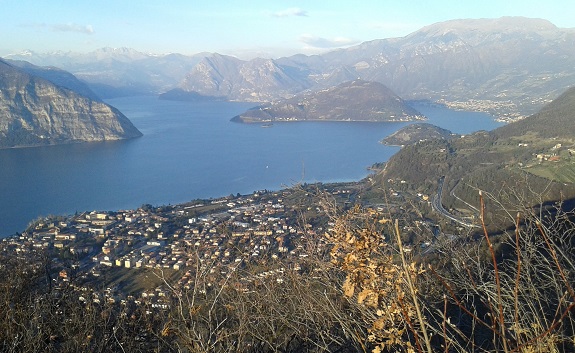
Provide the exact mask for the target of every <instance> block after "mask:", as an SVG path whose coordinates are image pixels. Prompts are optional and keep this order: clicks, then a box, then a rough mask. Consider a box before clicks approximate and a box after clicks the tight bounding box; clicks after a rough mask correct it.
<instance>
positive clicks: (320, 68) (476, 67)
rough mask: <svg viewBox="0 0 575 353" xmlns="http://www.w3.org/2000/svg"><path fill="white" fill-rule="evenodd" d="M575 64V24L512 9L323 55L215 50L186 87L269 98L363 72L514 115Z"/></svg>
mask: <svg viewBox="0 0 575 353" xmlns="http://www.w3.org/2000/svg"><path fill="white" fill-rule="evenodd" d="M574 68H575V29H560V28H557V27H555V26H554V25H553V24H551V23H549V22H547V21H544V20H539V19H527V18H519V17H504V18H499V19H480V20H454V21H448V22H443V23H437V24H434V25H431V26H428V27H424V28H422V29H421V30H419V31H416V32H414V33H412V34H410V35H408V36H405V37H402V38H392V39H381V40H374V41H370V42H365V43H362V44H360V45H358V46H354V47H350V48H348V49H343V50H336V51H333V52H329V53H326V54H323V55H315V56H305V55H295V56H292V57H286V58H280V59H277V60H262V59H256V60H252V61H249V62H246V61H242V60H239V59H237V58H232V57H226V56H214V57H213V58H210V59H205V60H204V61H202V63H200V64H199V65H198V66H197V67H195V68H194V69H193V70H192V72H191V73H190V74H188V75H187V76H186V78H185V80H184V81H183V82H182V84H181V86H180V87H181V88H182V89H184V90H187V91H196V92H198V93H201V94H205V95H217V96H225V97H227V98H228V99H232V100H250V101H258V100H259V101H261V100H268V101H269V100H271V99H277V98H284V97H285V96H286V95H290V94H295V93H297V92H299V91H301V90H304V89H313V90H318V89H323V88H326V87H330V86H333V85H337V84H339V83H342V82H345V81H349V80H350V79H356V78H358V77H359V78H363V79H365V80H370V81H377V82H381V83H383V84H385V85H386V86H388V87H389V88H390V89H392V90H393V91H394V92H396V93H397V94H398V95H400V96H401V97H403V98H404V99H430V100H433V101H438V100H444V101H446V102H447V103H451V104H453V106H455V107H458V108H467V109H474V110H483V111H488V112H491V113H495V114H497V115H499V116H502V117H510V118H513V117H514V116H516V115H525V114H532V113H534V112H536V111H537V110H538V109H539V108H541V107H542V106H543V105H544V104H546V103H547V102H549V101H551V100H552V99H553V98H556V97H557V96H558V95H559V94H560V93H561V92H563V91H564V90H565V89H567V88H568V87H569V86H571V85H573V84H574V83H575V69H574Z"/></svg>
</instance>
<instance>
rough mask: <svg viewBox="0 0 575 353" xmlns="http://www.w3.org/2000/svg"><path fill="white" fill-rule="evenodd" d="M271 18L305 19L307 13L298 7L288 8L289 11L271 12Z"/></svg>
mask: <svg viewBox="0 0 575 353" xmlns="http://www.w3.org/2000/svg"><path fill="white" fill-rule="evenodd" d="M271 16H273V17H293V16H299V17H307V11H305V10H302V9H300V8H299V7H290V8H289V9H285V10H281V11H277V12H273V13H272V14H271Z"/></svg>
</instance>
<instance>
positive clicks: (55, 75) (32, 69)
mask: <svg viewBox="0 0 575 353" xmlns="http://www.w3.org/2000/svg"><path fill="white" fill-rule="evenodd" d="M5 61H6V62H7V63H9V64H10V65H12V66H15V67H18V68H20V69H22V70H23V71H24V72H26V73H28V74H30V75H32V76H38V77H41V78H43V79H45V80H48V81H50V82H52V83H53V84H55V85H56V86H60V87H63V88H67V89H69V90H71V91H74V92H76V93H78V94H80V95H82V96H85V97H88V98H90V99H92V100H95V101H101V99H100V97H99V96H98V95H97V94H96V93H94V91H92V90H91V89H90V87H88V85H87V84H86V83H85V82H82V81H80V80H78V78H76V76H74V75H72V74H71V73H69V72H68V71H64V70H62V69H59V68H57V67H54V66H36V65H33V64H31V63H29V62H27V61H22V60H5Z"/></svg>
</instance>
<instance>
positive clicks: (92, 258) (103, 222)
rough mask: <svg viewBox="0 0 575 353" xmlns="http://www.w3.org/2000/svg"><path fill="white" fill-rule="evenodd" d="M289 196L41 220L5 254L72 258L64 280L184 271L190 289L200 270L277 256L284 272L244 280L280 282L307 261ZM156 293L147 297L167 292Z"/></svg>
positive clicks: (212, 274)
mask: <svg viewBox="0 0 575 353" xmlns="http://www.w3.org/2000/svg"><path fill="white" fill-rule="evenodd" d="M290 192H291V191H289V190H286V191H282V192H276V193H255V194H254V195H249V196H239V197H233V198H232V197H228V198H221V199H217V200H212V201H204V202H203V203H199V202H196V203H190V204H182V205H177V206H169V207H158V208H153V207H141V208H139V209H136V210H125V211H117V212H89V213H81V214H76V215H73V216H68V217H57V218H51V219H43V220H39V221H37V222H36V223H35V224H34V225H33V226H31V227H30V228H29V229H28V230H27V231H26V232H24V233H22V234H20V235H17V236H13V237H9V238H6V239H3V241H2V249H3V250H4V251H8V252H10V253H13V254H16V255H17V256H21V257H23V258H26V257H30V258H32V257H34V256H36V255H37V254H40V253H43V254H46V253H49V254H51V256H52V258H53V261H54V264H56V266H54V267H55V268H58V263H59V264H60V265H62V264H63V262H61V260H62V258H67V259H68V260H70V259H71V260H72V262H73V263H74V269H70V268H65V267H64V265H62V268H61V269H59V272H58V273H57V276H55V277H56V279H57V280H58V281H61V282H69V281H70V272H74V271H75V272H79V271H81V272H82V276H84V277H86V276H91V277H92V278H94V277H99V276H101V274H102V273H103V272H109V271H113V270H114V269H115V268H120V267H121V268H125V269H134V270H136V269H144V268H148V269H153V270H162V271H164V270H168V271H170V273H178V275H177V277H179V279H178V280H177V281H176V286H177V287H178V288H186V289H189V288H192V287H193V286H194V284H195V281H197V275H196V273H198V271H199V272H200V273H205V274H206V276H205V277H206V279H208V280H210V278H213V280H214V281H215V280H217V278H222V277H225V275H226V274H228V273H232V272H233V271H235V270H236V269H239V268H243V267H245V266H246V265H249V264H250V263H251V264H256V263H259V262H260V261H264V262H266V261H267V262H268V263H269V262H271V261H274V260H276V259H279V260H281V263H282V264H283V265H282V266H284V267H278V268H277V269H275V270H269V269H268V270H267V271H264V270H262V273H252V274H250V275H246V276H244V278H242V282H243V283H246V284H247V283H250V282H252V281H254V280H257V279H258V278H264V277H269V276H272V275H273V276H274V278H276V280H277V282H278V283H281V282H282V279H281V278H282V276H283V274H284V273H285V271H289V270H298V269H299V265H298V262H299V261H300V260H302V259H303V258H305V257H306V256H307V253H306V251H305V250H304V246H303V245H302V243H301V240H302V239H305V236H303V232H302V230H301V227H300V226H299V225H298V220H297V219H295V217H292V218H293V219H291V218H290V217H288V216H286V214H290V215H291V214H293V212H294V210H293V209H292V208H291V207H290V206H286V204H285V203H284V200H283V197H285V196H289V194H290ZM290 211H291V212H292V213H289V212H290ZM304 228H305V227H304ZM309 231H310V229H308V231H307V232H308V234H309ZM278 263H279V261H278ZM285 264H288V265H285ZM285 266H287V269H286V268H285ZM262 276H263V277H262ZM156 290H158V288H153V289H152V290H151V291H146V292H145V293H142V295H143V296H145V297H148V298H153V297H156V298H157V297H163V296H164V295H165V294H166V293H164V292H163V291H162V290H161V289H159V290H160V293H158V292H156ZM84 297H87V296H84ZM109 298H113V296H111V295H110V296H109ZM99 300H100V299H99Z"/></svg>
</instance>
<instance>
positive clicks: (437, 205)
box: [431, 176, 479, 228]
mask: <svg viewBox="0 0 575 353" xmlns="http://www.w3.org/2000/svg"><path fill="white" fill-rule="evenodd" d="M444 181H445V176H442V177H441V178H440V179H439V187H438V188H437V194H435V195H434V196H433V198H432V199H431V207H432V208H433V210H435V211H437V212H438V213H439V214H441V215H442V216H443V217H445V218H448V219H450V220H452V221H454V222H456V223H458V224H461V225H462V226H464V227H469V228H479V226H478V225H476V224H473V223H469V222H465V221H464V220H462V219H460V218H457V217H455V216H454V215H452V214H451V213H449V212H447V210H446V209H445V208H443V204H442V203H441V194H442V193H443V182H444Z"/></svg>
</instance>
